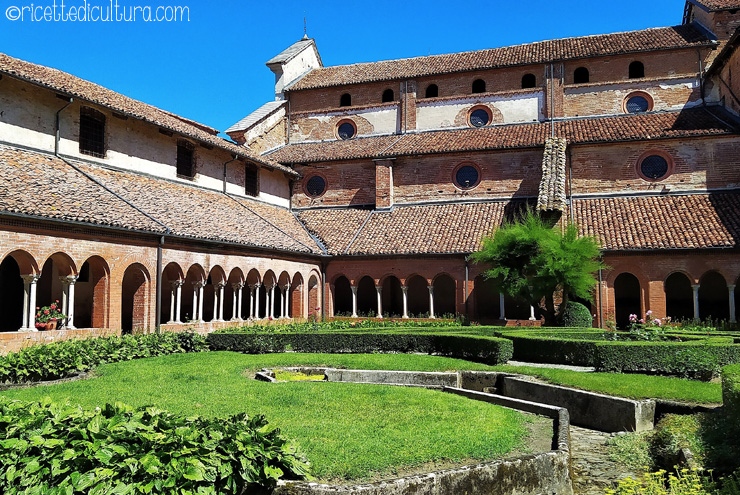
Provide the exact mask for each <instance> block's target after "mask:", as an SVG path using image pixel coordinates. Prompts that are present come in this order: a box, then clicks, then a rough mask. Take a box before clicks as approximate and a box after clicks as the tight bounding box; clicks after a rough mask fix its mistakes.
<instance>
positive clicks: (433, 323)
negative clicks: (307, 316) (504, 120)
mask: <svg viewBox="0 0 740 495" xmlns="http://www.w3.org/2000/svg"><path fill="white" fill-rule="evenodd" d="M458 326H461V325H460V323H459V322H458V321H456V320H455V319H454V318H453V319H445V318H439V319H435V320H427V321H424V320H422V321H419V320H413V319H389V318H383V319H380V318H365V319H363V318H334V319H332V320H329V321H323V322H319V321H304V322H291V323H272V324H256V325H245V326H241V327H235V328H226V329H223V330H217V331H216V332H215V333H316V332H328V331H333V330H361V329H365V330H369V329H373V328H440V327H458Z"/></svg>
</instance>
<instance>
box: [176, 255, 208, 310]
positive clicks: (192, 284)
mask: <svg viewBox="0 0 740 495" xmlns="http://www.w3.org/2000/svg"><path fill="white" fill-rule="evenodd" d="M205 282H206V271H205V270H204V269H203V267H202V266H200V265H199V264H197V263H196V264H194V265H192V266H190V268H188V271H187V273H186V275H185V284H184V285H183V287H182V315H181V317H182V320H181V321H182V322H184V323H187V322H189V321H202V319H203V318H202V317H201V315H200V313H199V311H200V305H201V304H202V299H201V292H202V291H201V289H202V288H204V287H205Z"/></svg>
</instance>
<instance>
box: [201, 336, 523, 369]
mask: <svg viewBox="0 0 740 495" xmlns="http://www.w3.org/2000/svg"><path fill="white" fill-rule="evenodd" d="M208 343H209V344H210V346H211V349H213V350H228V351H236V352H244V353H249V354H261V353H268V352H284V351H287V350H292V351H297V352H318V353H322V352H325V353H373V352H398V353H412V352H419V353H425V354H436V355H441V356H447V357H454V358H459V359H467V360H470V361H478V362H483V363H487V364H501V363H505V362H506V361H508V360H509V359H511V356H512V352H513V344H512V342H511V341H509V340H506V339H500V338H496V337H486V336H477V335H461V334H454V335H449V334H447V335H446V334H440V333H409V332H402V333H391V332H384V333H359V332H352V333H334V332H332V333H299V334H279V333H269V334H267V333H266V334H253V333H221V332H219V333H212V334H210V335H209V336H208Z"/></svg>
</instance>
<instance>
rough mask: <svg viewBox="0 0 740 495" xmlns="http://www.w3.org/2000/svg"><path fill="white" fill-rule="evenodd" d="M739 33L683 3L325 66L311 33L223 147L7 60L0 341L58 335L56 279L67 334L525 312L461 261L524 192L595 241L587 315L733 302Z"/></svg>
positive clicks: (737, 266)
mask: <svg viewBox="0 0 740 495" xmlns="http://www.w3.org/2000/svg"><path fill="white" fill-rule="evenodd" d="M739 27H740V1H738V0H688V1H687V2H686V4H685V10H684V22H683V23H682V25H680V26H674V27H668V28H655V29H647V30H643V31H635V32H627V33H616V34H607V35H599V36H587V37H579V38H568V39H561V40H553V41H545V42H538V43H531V44H526V45H520V46H512V47H505V48H494V49H489V50H481V51H475V52H466V53H457V54H449V55H435V56H427V57H418V58H410V59H401V60H389V61H381V62H374V63H362V64H353V65H346V66H335V67H324V66H323V64H322V62H321V57H320V55H319V52H318V49H317V47H316V43H315V42H314V41H313V40H312V39H308V38H304V39H302V40H300V41H298V42H297V43H295V44H293V45H292V46H290V47H289V48H287V49H286V50H285V51H283V52H282V53H280V54H278V55H277V56H276V57H274V58H273V59H271V60H269V61H268V62H267V65H268V67H269V68H270V70H271V71H272V72H273V73H274V75H275V100H274V101H270V102H268V103H266V104H265V105H263V106H262V107H261V108H259V109H258V110H256V111H255V112H253V113H252V114H250V115H248V116H247V117H245V118H244V119H243V120H241V121H240V122H238V123H236V124H234V125H233V126H232V127H231V128H229V129H228V130H227V131H226V132H227V134H228V135H229V136H230V137H231V138H232V139H233V140H234V142H235V143H234V142H230V141H227V140H224V139H221V138H219V137H218V136H217V134H218V131H216V130H215V129H211V128H209V127H207V126H204V125H201V124H198V123H196V122H193V121H190V120H188V119H185V118H182V117H179V116H176V115H173V114H170V113H168V112H165V111H162V110H159V109H157V108H154V107H152V106H149V105H146V104H144V103H141V102H138V101H135V100H132V99H130V98H127V97H125V96H122V95H120V94H117V93H114V92H112V91H109V90H107V89H105V88H102V87H100V86H97V85H95V84H92V83H89V82H87V81H83V80H81V79H79V78H76V77H74V76H71V75H69V74H65V73H62V72H59V71H56V70H54V69H50V68H46V67H40V66H37V65H34V64H31V63H28V62H23V61H20V60H17V59H13V58H11V57H8V56H0V75H1V76H2V78H1V79H0V106H1V107H2V108H0V184H1V185H2V189H1V190H2V191H4V192H3V193H2V194H1V195H0V262H1V263H2V264H1V265H0V314H2V315H3V318H2V321H0V330H1V331H2V332H3V333H0V346H3V342H6V343H7V344H5V347H4V348H5V349H8V348H13V347H14V346H16V347H17V345H19V344H18V342H21V343H22V341H24V340H38V339H40V338H51V337H49V335H51V334H44V336H42V337H40V336H39V334H38V333H35V332H32V331H31V330H33V326H34V325H33V309H34V308H35V307H36V306H40V305H45V304H48V303H50V302H51V301H53V300H55V299H59V300H60V301H62V304H63V306H64V308H65V312H66V313H68V314H69V315H70V318H69V320H68V321H67V322H66V323H67V327H68V328H69V329H70V330H63V331H61V332H58V333H59V334H60V335H61V334H65V332H66V334H69V333H74V332H75V330H71V329H73V328H84V329H86V330H78V331H77V332H83V333H84V332H87V333H90V332H95V333H98V332H117V331H120V330H123V331H124V332H126V331H134V330H144V331H149V330H152V329H154V328H155V327H156V326H157V325H163V326H165V328H171V329H177V328H183V327H184V323H186V322H190V325H196V326H199V327H201V328H203V329H210V328H217V327H219V326H222V325H226V324H228V323H226V322H228V321H230V320H236V321H238V320H245V319H250V318H251V319H259V318H280V317H299V318H305V317H307V316H308V315H309V313H310V312H312V311H315V309H316V308H321V309H320V311H321V312H322V313H324V314H325V315H326V316H332V315H336V314H345V315H361V314H381V315H382V314H389V315H399V316H412V315H422V314H425V315H430V316H438V315H442V314H449V313H464V314H467V315H469V316H470V317H471V318H472V319H474V320H480V321H488V320H501V319H504V318H509V319H511V318H517V319H527V318H530V317H531V315H532V313H533V312H534V309H533V308H529V307H526V306H523V305H522V304H521V303H519V302H517V301H514V300H509V299H508V298H505V297H503V296H501V295H500V294H499V292H500V291H499V290H498V288H497V287H496V284H495V282H492V281H487V280H484V279H483V277H482V276H481V273H482V271H483V270H484V269H485V267H481V266H477V265H474V264H471V263H470V262H469V261H468V256H469V255H470V253H472V252H474V251H476V250H477V249H478V248H479V246H480V240H481V238H482V237H483V236H484V235H486V234H489V233H490V232H491V231H493V230H494V229H495V228H496V227H497V226H499V225H500V224H501V222H502V221H504V220H505V219H507V218H511V216H512V215H513V212H515V211H518V209H519V208H521V206H522V205H523V204H527V203H531V204H532V205H537V207H538V208H540V209H542V210H548V211H552V212H556V214H559V215H561V218H562V221H563V222H565V221H575V222H576V223H577V224H578V225H579V226H580V227H581V229H582V230H583V232H584V233H588V234H591V235H595V236H596V237H597V238H598V239H599V241H600V242H601V244H602V247H603V253H604V260H605V262H606V264H607V265H608V266H609V268H608V269H607V270H604V271H603V272H602V273H600V274H599V277H600V280H601V282H600V284H599V287H598V289H597V292H596V299H595V302H594V303H593V312H594V314H596V315H597V324H602V323H603V322H604V321H605V320H610V319H611V320H616V321H617V322H618V323H620V324H622V323H624V322H625V320H626V318H627V315H629V314H630V313H644V312H645V311H647V310H648V309H649V310H652V311H653V313H654V314H655V315H656V316H664V315H670V316H673V317H683V318H693V317H699V318H704V317H708V316H712V317H715V318H724V319H729V320H735V316H736V315H735V303H736V298H737V297H740V296H737V295H736V293H735V290H734V288H735V284H736V282H737V280H738V277H739V276H740V253H739V252H738V238H740V191H739V190H738V188H739V187H740V166H739V165H740V139H739V133H740V99H739V98H740V74H739V73H738V72H739V71H740V67H739V64H740V62H739V61H740V51H739V50H738V42H739V39H740V34H739V33H740V31H738V29H740V28H739ZM18 329H21V332H17V330H18ZM89 329H95V330H89ZM24 330H25V331H24ZM2 349H3V348H2V347H0V350H2Z"/></svg>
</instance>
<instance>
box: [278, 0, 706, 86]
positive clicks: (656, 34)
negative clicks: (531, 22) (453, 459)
mask: <svg viewBox="0 0 740 495" xmlns="http://www.w3.org/2000/svg"><path fill="white" fill-rule="evenodd" d="M713 1H720V0H713ZM711 44H712V43H711V41H710V40H708V39H707V37H706V35H705V34H704V33H703V32H702V31H700V30H699V29H697V28H696V27H694V26H692V25H681V26H674V27H665V28H654V29H645V30H641V31H631V32H625V33H614V34H603V35H596V36H581V37H576V38H565V39H559V40H549V41H539V42H536V43H528V44H524V45H517V46H509V47H504V48H492V49H488V50H478V51H471V52H462V53H454V54H447V55H431V56H425V57H415V58H406V59H399V60H386V61H381V62H370V63H360V64H352V65H340V66H334V67H323V68H319V69H314V70H312V71H311V72H310V73H308V74H307V75H306V76H304V77H303V78H301V79H299V80H298V81H297V82H296V83H295V84H293V85H292V86H291V87H289V88H287V89H288V90H291V91H293V90H302V89H315V88H326V87H332V86H343V85H346V84H358V83H365V82H373V81H387V80H393V79H408V78H414V77H422V76H429V75H437V74H449V73H454V72H463V71H471V70H485V69H492V68H497V67H509V66H517V65H528V64H539V63H545V62H551V61H562V60H570V59H579V58H587V57H598V56H609V55H619V54H623V53H637V52H645V51H655V50H671V49H680V48H691V47H697V46H703V45H711Z"/></svg>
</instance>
